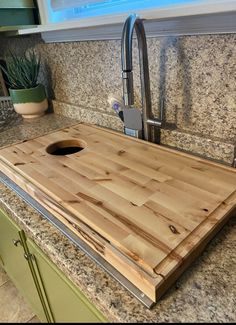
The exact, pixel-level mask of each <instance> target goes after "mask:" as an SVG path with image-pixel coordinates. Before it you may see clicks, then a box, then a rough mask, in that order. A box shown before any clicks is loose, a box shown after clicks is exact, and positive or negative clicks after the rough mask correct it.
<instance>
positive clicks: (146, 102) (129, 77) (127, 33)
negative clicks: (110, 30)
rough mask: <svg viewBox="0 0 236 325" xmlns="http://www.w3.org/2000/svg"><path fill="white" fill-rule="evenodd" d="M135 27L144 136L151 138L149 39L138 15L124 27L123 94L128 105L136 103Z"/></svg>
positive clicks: (130, 17) (122, 56) (130, 19)
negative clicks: (149, 121)
mask: <svg viewBox="0 0 236 325" xmlns="http://www.w3.org/2000/svg"><path fill="white" fill-rule="evenodd" d="M134 29H135V31H136V34H137V39H138V49H139V64H140V79H141V91H142V108H143V109H142V110H143V129H144V138H145V139H146V140H149V141H150V139H151V134H150V127H148V125H147V121H148V120H149V119H150V118H151V117H152V116H151V115H152V112H151V92H150V79H149V68H148V54H147V41H146V34H145V29H144V25H143V21H142V19H140V18H139V17H138V16H137V15H134V14H133V15H130V16H129V17H128V18H127V20H126V22H125V24H124V28H123V33H122V42H121V62H122V79H123V95H124V103H125V105H126V106H131V105H133V104H134V90H133V73H132V70H133V60H132V50H133V44H132V42H133V32H134Z"/></svg>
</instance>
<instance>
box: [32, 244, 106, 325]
mask: <svg viewBox="0 0 236 325" xmlns="http://www.w3.org/2000/svg"><path fill="white" fill-rule="evenodd" d="M27 245H28V247H29V250H30V252H31V253H32V254H33V255H34V257H35V259H36V261H37V265H38V268H39V272H40V275H41V278H42V282H43V285H44V288H45V291H46V295H47V298H48V302H49V304H50V309H51V311H52V314H53V317H54V320H55V322H56V323H57V322H83V323H86V322H90V323H93V322H96V323H97V322H105V321H106V320H105V318H104V317H103V316H102V314H100V312H98V311H97V310H96V308H95V307H93V306H92V305H91V303H90V302H89V301H88V300H87V299H86V298H85V296H84V295H83V294H82V293H80V292H79V290H78V289H77V288H75V287H74V286H73V285H72V283H71V282H70V281H69V280H68V279H66V277H65V276H64V275H63V274H62V273H61V272H60V271H59V270H58V269H57V268H56V266H55V265H54V264H53V263H52V262H50V261H49V260H48V259H47V258H45V255H44V254H43V253H42V252H41V251H40V250H39V248H38V247H37V246H36V245H35V244H34V243H33V242H32V241H31V240H28V241H27Z"/></svg>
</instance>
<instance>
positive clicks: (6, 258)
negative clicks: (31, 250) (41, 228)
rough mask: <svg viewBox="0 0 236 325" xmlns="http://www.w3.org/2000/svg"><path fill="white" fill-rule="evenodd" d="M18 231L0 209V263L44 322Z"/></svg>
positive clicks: (43, 315) (44, 318)
mask: <svg viewBox="0 0 236 325" xmlns="http://www.w3.org/2000/svg"><path fill="white" fill-rule="evenodd" d="M20 233H21V230H20V229H19V228H18V227H17V226H16V225H15V224H14V223H13V222H12V221H11V220H10V219H9V218H8V217H7V216H6V215H5V214H4V213H3V212H1V210H0V257H1V258H0V263H1V264H2V266H3V268H4V269H5V271H6V272H7V274H8V275H9V277H10V278H11V280H12V281H13V282H14V284H15V286H16V287H17V288H18V290H19V291H20V292H21V293H22V295H23V296H24V297H25V299H26V300H27V301H28V302H29V304H30V305H31V307H32V309H33V310H34V311H35V313H36V314H37V315H38V317H39V318H40V320H41V321H43V322H44V321H46V317H45V313H44V310H43V308H42V304H41V301H40V298H39V295H38V292H37V289H36V287H35V283H34V280H33V277H32V274H31V271H30V268H29V265H28V262H27V260H26V259H25V257H24V254H25V252H24V249H23V246H22V244H21V239H20Z"/></svg>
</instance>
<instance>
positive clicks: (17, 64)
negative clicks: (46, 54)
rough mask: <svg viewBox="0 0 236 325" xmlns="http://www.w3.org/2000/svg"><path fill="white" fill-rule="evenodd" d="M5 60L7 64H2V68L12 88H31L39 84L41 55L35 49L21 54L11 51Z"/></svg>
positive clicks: (0, 66)
mask: <svg viewBox="0 0 236 325" xmlns="http://www.w3.org/2000/svg"><path fill="white" fill-rule="evenodd" d="M5 61H6V66H5V67H4V66H3V65H1V64H0V68H1V69H2V70H3V72H4V73H5V75H6V77H7V79H8V80H7V81H6V83H7V84H9V86H10V88H12V89H29V88H34V87H36V86H37V84H38V74H39V68H40V57H39V56H37V55H36V54H35V52H34V51H28V52H27V53H26V52H24V54H23V55H21V56H17V55H15V54H13V53H12V52H10V53H9V56H8V57H7V58H6V60H5Z"/></svg>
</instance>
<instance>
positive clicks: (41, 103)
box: [9, 84, 48, 118]
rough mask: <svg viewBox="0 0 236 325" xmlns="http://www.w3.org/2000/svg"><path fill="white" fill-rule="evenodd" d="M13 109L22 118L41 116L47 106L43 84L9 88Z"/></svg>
mask: <svg viewBox="0 0 236 325" xmlns="http://www.w3.org/2000/svg"><path fill="white" fill-rule="evenodd" d="M9 91H10V96H11V99H12V102H13V106H14V109H15V111H16V112H17V113H18V114H20V115H22V117H24V118H35V117H39V116H42V115H43V114H44V113H45V111H46V109H47V108H48V101H47V98H46V94H45V89H44V86H43V85H41V84H38V85H37V86H36V87H34V88H28V89H11V88H10V89H9Z"/></svg>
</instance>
